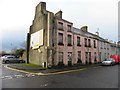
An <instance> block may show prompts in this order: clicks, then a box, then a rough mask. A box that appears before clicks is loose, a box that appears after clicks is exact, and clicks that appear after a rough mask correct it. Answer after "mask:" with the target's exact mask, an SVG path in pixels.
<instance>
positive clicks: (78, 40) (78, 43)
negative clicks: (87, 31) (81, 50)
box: [77, 37, 80, 46]
mask: <svg viewBox="0 0 120 90" xmlns="http://www.w3.org/2000/svg"><path fill="white" fill-rule="evenodd" d="M77 46H80V37H77Z"/></svg>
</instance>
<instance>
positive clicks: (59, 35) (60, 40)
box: [58, 33, 63, 45]
mask: <svg viewBox="0 0 120 90" xmlns="http://www.w3.org/2000/svg"><path fill="white" fill-rule="evenodd" d="M58 45H63V33H58Z"/></svg>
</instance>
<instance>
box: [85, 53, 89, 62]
mask: <svg viewBox="0 0 120 90" xmlns="http://www.w3.org/2000/svg"><path fill="white" fill-rule="evenodd" d="M85 59H86V60H85V61H86V62H85V63H86V64H88V52H85Z"/></svg>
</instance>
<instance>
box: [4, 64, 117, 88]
mask: <svg viewBox="0 0 120 90" xmlns="http://www.w3.org/2000/svg"><path fill="white" fill-rule="evenodd" d="M118 68H119V65H115V66H99V67H94V68H90V69H86V70H82V71H76V72H69V73H63V74H57V75H47V76H37V75H30V74H25V73H20V72H16V71H12V70H8V69H6V68H5V67H4V65H2V88H118Z"/></svg>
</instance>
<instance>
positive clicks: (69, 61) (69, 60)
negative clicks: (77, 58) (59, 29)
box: [68, 52, 72, 66]
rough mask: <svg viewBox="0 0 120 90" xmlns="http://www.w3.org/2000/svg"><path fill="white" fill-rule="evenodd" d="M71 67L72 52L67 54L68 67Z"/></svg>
mask: <svg viewBox="0 0 120 90" xmlns="http://www.w3.org/2000/svg"><path fill="white" fill-rule="evenodd" d="M71 65H72V52H68V66H71Z"/></svg>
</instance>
